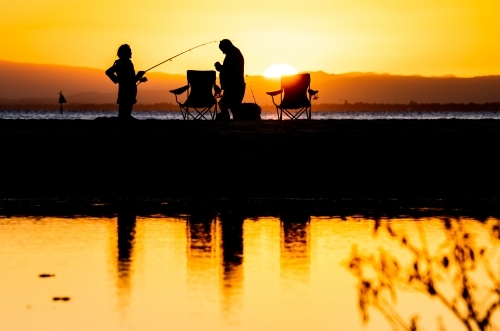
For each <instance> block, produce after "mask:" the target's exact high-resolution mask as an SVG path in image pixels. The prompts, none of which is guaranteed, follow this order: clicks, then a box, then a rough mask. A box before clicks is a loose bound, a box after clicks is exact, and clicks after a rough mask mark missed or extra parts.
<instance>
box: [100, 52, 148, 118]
mask: <svg viewBox="0 0 500 331" xmlns="http://www.w3.org/2000/svg"><path fill="white" fill-rule="evenodd" d="M117 55H118V57H119V59H118V60H116V61H115V63H114V64H113V66H112V67H111V68H109V69H108V70H106V75H107V76H108V77H109V78H110V79H111V80H112V81H113V83H115V84H116V83H118V100H117V101H116V103H117V104H118V118H121V119H129V118H132V108H133V107H134V104H135V103H137V99H136V97H137V85H136V83H137V82H138V81H140V82H146V81H147V80H148V79H147V78H146V77H142V76H144V74H145V72H144V71H139V72H138V73H137V75H136V74H135V69H134V64H133V63H132V61H131V60H130V58H131V57H132V49H130V46H129V45H127V44H124V45H121V46H120V47H119V48H118V52H117Z"/></svg>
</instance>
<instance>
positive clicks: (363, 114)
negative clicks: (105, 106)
mask: <svg viewBox="0 0 500 331" xmlns="http://www.w3.org/2000/svg"><path fill="white" fill-rule="evenodd" d="M117 114H118V113H117V111H96V110H71V111H64V112H63V113H62V114H61V113H60V112H59V111H52V110H0V119H23V120H29V119H62V120H93V119H96V118H98V117H110V116H117ZM132 116H134V117H135V118H137V119H139V120H146V119H157V120H182V115H181V112H180V111H144V110H138V111H134V112H133V113H132ZM261 117H262V119H264V120H277V119H278V117H277V115H276V112H268V111H265V112H262V115H261ZM312 119H314V120H330V119H332V120H335V119H337V120H345V119H350V120H377V119H400V120H432V119H467V120H483V119H500V112H497V111H481V112H471V111H469V112H465V111H432V112H420V111H348V112H338V111H313V113H312Z"/></svg>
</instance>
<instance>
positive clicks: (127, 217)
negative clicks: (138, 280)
mask: <svg viewBox="0 0 500 331" xmlns="http://www.w3.org/2000/svg"><path fill="white" fill-rule="evenodd" d="M135 227H136V215H135V213H134V212H132V211H130V210H124V211H121V212H119V213H118V219H117V222H116V232H117V248H118V261H117V262H118V264H117V271H118V291H119V293H120V297H122V301H124V300H127V299H128V296H129V295H130V287H131V286H130V276H131V266H132V254H133V252H134V243H135ZM123 297H125V298H123ZM127 301H128V300H127ZM123 304H127V302H122V305H123Z"/></svg>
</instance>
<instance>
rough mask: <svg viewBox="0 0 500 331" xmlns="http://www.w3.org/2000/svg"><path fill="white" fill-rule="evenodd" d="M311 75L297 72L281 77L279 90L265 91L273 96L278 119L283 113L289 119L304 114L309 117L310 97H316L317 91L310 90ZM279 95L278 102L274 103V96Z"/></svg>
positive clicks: (281, 117)
mask: <svg viewBox="0 0 500 331" xmlns="http://www.w3.org/2000/svg"><path fill="white" fill-rule="evenodd" d="M310 85H311V75H309V74H298V75H293V76H283V77H281V90H279V91H274V92H266V93H267V94H269V95H270V96H271V97H272V98H273V103H274V105H275V106H276V112H277V113H278V119H280V120H281V119H283V113H284V114H285V115H286V116H288V117H289V118H290V119H292V120H295V119H298V118H299V117H300V116H302V115H305V116H306V118H307V119H309V120H310V119H311V99H317V98H318V96H317V93H318V91H315V90H311V88H310ZM278 94H279V95H280V96H281V102H280V104H279V105H278V104H276V102H275V101H274V97H275V96H277V95H278Z"/></svg>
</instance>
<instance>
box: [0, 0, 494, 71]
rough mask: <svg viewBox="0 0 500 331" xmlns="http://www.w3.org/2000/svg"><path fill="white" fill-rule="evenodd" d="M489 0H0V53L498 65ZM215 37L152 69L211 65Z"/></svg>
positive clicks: (310, 67)
mask: <svg viewBox="0 0 500 331" xmlns="http://www.w3.org/2000/svg"><path fill="white" fill-rule="evenodd" d="M499 16H500V2H498V1H497V0H438V1H436V0H421V1H399V0H353V1H341V0H311V1H293V2H292V1H271V2H270V1H265V0H255V1H228V0H222V1H218V2H209V1H201V0H192V1H188V2H165V1H159V0H151V1H147V2H137V1H97V0H88V1H85V2H83V1H76V2H74V1H63V0H43V1H42V0H27V1H17V2H16V1H9V2H6V3H4V4H2V12H1V14H0V29H1V30H2V31H3V32H4V33H2V35H3V38H2V43H3V47H2V50H3V51H2V54H1V55H0V58H2V59H4V60H9V61H16V62H28V63H51V64H62V65H71V66H83V67H94V68H107V67H108V66H110V65H111V64H112V62H113V60H114V59H115V52H116V49H117V47H118V46H119V45H120V44H122V43H128V44H130V45H131V46H132V49H133V52H134V57H133V60H134V63H135V65H136V68H137V69H138V70H139V69H146V68H149V67H151V66H153V65H155V64H156V63H158V62H161V61H163V60H164V59H166V58H168V57H170V56H173V55H175V54H177V53H179V52H182V51H184V50H186V49H188V48H190V47H193V46H196V45H198V44H201V43H204V42H208V41H212V40H219V39H223V38H228V39H232V40H233V41H234V43H235V45H236V46H237V47H239V48H240V49H241V50H242V52H243V54H244V55H245V58H246V70H247V73H248V74H251V75H262V74H263V72H264V71H265V69H266V68H268V67H269V66H270V65H272V64H275V63H286V64H290V65H292V66H293V67H294V68H296V69H297V70H298V71H318V70H323V71H325V72H330V73H342V72H349V71H372V72H379V73H383V72H388V73H391V74H402V75H411V74H421V75H430V76H432V75H444V74H455V75H458V76H477V75H491V74H500V61H499V60H498V59H499V58H500V42H499V41H500V40H499V38H498V31H500V20H498V17H499ZM222 58H223V54H221V52H220V51H219V49H218V48H217V45H216V44H212V45H208V46H205V47H203V48H200V49H197V50H195V51H193V52H191V53H187V54H186V55H183V56H182V57H179V58H178V59H175V60H174V61H173V62H172V63H166V64H165V65H163V66H162V67H160V68H159V69H160V70H161V71H164V72H169V73H185V71H186V70H187V69H205V70H206V69H212V68H213V63H214V62H215V61H218V60H219V61H220V60H221V59H222Z"/></svg>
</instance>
